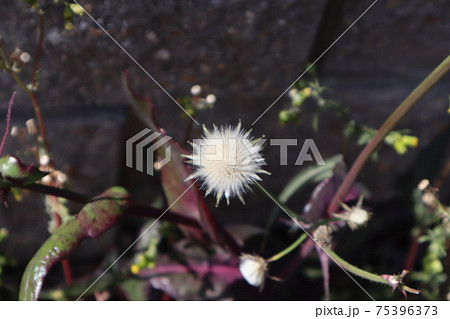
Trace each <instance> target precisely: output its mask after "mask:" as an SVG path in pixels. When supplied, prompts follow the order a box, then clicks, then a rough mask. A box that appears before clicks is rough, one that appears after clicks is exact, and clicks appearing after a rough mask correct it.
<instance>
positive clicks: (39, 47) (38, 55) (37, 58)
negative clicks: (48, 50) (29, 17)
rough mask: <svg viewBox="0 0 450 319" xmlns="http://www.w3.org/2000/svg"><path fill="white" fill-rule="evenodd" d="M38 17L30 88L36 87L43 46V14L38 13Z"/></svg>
mask: <svg viewBox="0 0 450 319" xmlns="http://www.w3.org/2000/svg"><path fill="white" fill-rule="evenodd" d="M38 15H39V36H38V37H39V38H38V44H37V46H36V52H35V54H34V63H33V71H32V73H31V87H32V88H35V87H36V84H37V83H36V82H37V72H38V67H39V62H40V61H41V54H42V45H43V44H44V21H45V20H44V12H43V11H41V12H40V11H38Z"/></svg>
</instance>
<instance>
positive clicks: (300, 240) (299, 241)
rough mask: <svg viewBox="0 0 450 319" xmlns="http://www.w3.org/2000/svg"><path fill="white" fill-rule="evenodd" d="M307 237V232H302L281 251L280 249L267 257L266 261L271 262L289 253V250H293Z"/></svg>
mask: <svg viewBox="0 0 450 319" xmlns="http://www.w3.org/2000/svg"><path fill="white" fill-rule="evenodd" d="M306 238H308V234H307V233H303V234H302V235H301V236H300V237H299V238H298V239H297V240H296V241H295V242H293V243H292V244H291V245H289V246H288V247H287V248H285V249H283V250H282V251H280V252H279V253H278V254H276V255H273V256H272V257H270V258H269V259H267V262H273V261H277V260H278V259H280V258H282V257H284V256H286V255H287V254H289V253H290V252H291V251H293V250H294V249H295V248H297V247H298V246H299V245H300V244H301V243H303V242H304V241H305V239H306Z"/></svg>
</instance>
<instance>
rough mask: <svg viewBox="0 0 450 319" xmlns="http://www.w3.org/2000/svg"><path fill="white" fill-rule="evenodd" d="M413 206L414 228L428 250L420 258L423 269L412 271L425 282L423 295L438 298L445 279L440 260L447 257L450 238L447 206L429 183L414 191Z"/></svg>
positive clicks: (433, 298) (418, 279)
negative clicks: (428, 185) (441, 201)
mask: <svg viewBox="0 0 450 319" xmlns="http://www.w3.org/2000/svg"><path fill="white" fill-rule="evenodd" d="M413 197H414V208H415V215H416V220H417V224H418V226H417V227H418V228H417V229H416V230H415V231H414V232H423V235H422V236H420V238H419V242H420V243H423V244H427V245H428V246H427V251H426V254H425V256H424V257H423V259H422V270H421V271H419V272H415V273H413V279H415V280H417V281H419V282H421V283H422V284H423V285H424V288H423V289H422V291H423V294H424V296H426V297H427V298H428V299H431V300H438V299H440V294H441V291H443V292H446V291H448V288H449V287H442V284H444V283H445V282H446V280H447V276H448V275H447V274H446V273H445V271H444V265H443V262H444V260H445V258H446V257H447V250H448V243H449V240H450V208H449V207H445V206H443V205H442V204H441V203H440V201H439V199H438V198H437V196H436V193H435V190H433V189H432V188H430V187H428V188H427V189H425V190H424V191H421V190H418V189H416V190H415V191H414V196H413Z"/></svg>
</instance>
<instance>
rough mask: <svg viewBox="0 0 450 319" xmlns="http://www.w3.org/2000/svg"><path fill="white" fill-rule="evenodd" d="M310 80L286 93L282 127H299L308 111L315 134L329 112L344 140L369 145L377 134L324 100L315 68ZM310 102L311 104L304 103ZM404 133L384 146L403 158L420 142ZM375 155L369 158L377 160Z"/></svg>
mask: <svg viewBox="0 0 450 319" xmlns="http://www.w3.org/2000/svg"><path fill="white" fill-rule="evenodd" d="M308 75H309V76H310V77H311V78H312V80H305V79H301V80H299V81H298V82H297V83H296V84H295V85H294V87H293V88H292V89H290V90H289V98H290V100H291V104H290V106H289V108H287V109H284V110H282V111H280V113H279V114H278V119H279V121H280V123H281V124H288V123H297V124H298V123H300V122H301V118H302V115H303V113H305V112H306V111H307V110H309V111H311V112H312V113H313V116H312V120H311V125H312V128H313V130H314V131H315V132H318V131H319V118H320V115H321V114H322V113H324V112H327V111H329V112H332V113H333V114H334V115H335V116H337V118H338V119H339V120H341V121H342V123H343V124H344V129H343V131H342V133H343V136H344V137H356V138H357V144H358V145H360V146H364V145H366V144H368V143H369V142H370V141H371V140H372V139H373V137H374V136H375V135H376V134H377V130H376V129H374V128H371V127H369V126H367V125H361V124H358V123H357V122H356V121H355V120H352V119H351V118H350V116H349V112H348V109H347V108H346V107H344V106H343V105H342V103H340V102H338V101H335V100H333V99H329V98H326V97H325V95H326V93H327V92H329V91H331V90H330V89H329V88H327V87H324V86H321V85H320V83H319V80H318V78H317V75H316V74H315V70H314V68H312V69H310V70H309V74H308ZM307 101H311V103H309V104H308V103H307ZM405 133H407V131H391V132H390V133H389V134H388V135H387V136H386V138H385V139H384V143H385V144H386V145H389V146H391V147H392V148H393V149H394V150H395V152H396V153H397V154H399V155H403V154H405V153H406V152H407V151H408V149H410V148H414V147H417V145H418V143H419V139H418V138H417V137H415V136H412V135H407V134H405ZM376 157H377V154H376V153H374V154H373V155H372V158H373V159H376Z"/></svg>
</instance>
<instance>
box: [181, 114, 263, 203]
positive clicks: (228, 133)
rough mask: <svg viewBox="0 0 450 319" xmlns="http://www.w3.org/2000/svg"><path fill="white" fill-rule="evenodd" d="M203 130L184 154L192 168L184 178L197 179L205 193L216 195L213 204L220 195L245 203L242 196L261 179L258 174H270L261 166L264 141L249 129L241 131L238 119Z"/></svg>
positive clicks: (217, 200) (218, 199) (218, 200)
mask: <svg viewBox="0 0 450 319" xmlns="http://www.w3.org/2000/svg"><path fill="white" fill-rule="evenodd" d="M203 131H204V133H203V136H202V138H200V139H194V141H193V143H192V147H193V151H192V155H187V156H185V157H187V158H188V159H189V161H188V162H189V163H191V164H192V165H193V166H194V168H195V172H194V173H193V174H191V175H190V176H189V177H188V178H187V179H188V180H189V179H195V178H198V179H200V180H201V181H202V182H203V185H202V187H203V188H205V189H206V195H208V194H210V193H213V194H215V196H216V206H217V205H218V204H219V202H220V199H221V198H222V197H225V199H226V200H227V203H228V204H229V200H230V198H233V197H238V198H239V199H240V200H241V201H242V203H244V199H243V196H242V195H243V194H244V193H245V192H246V190H248V189H249V188H250V185H251V184H253V183H254V182H255V181H260V180H261V178H260V177H259V176H258V175H257V174H258V173H265V174H269V173H268V172H266V171H265V170H263V169H261V166H262V165H263V164H265V162H264V159H263V157H262V156H261V150H262V144H263V141H262V140H254V139H252V137H250V131H248V132H245V131H243V130H241V123H240V122H239V124H238V125H237V126H236V127H231V126H224V127H220V128H217V127H216V126H214V128H213V130H212V131H209V130H208V129H206V127H203ZM206 195H205V196H206Z"/></svg>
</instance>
